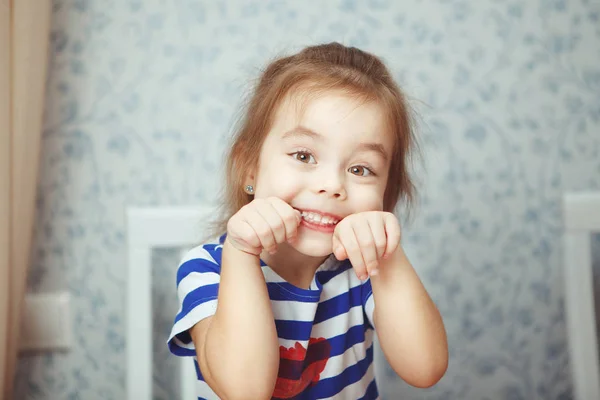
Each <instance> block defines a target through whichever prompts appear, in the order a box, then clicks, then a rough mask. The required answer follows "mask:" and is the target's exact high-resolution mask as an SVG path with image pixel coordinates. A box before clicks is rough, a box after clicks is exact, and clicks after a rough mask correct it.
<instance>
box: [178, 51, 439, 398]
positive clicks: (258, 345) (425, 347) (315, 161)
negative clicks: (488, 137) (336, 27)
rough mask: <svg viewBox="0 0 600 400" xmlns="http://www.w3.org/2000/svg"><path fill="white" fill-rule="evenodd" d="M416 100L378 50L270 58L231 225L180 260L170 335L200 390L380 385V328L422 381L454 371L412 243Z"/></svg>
mask: <svg viewBox="0 0 600 400" xmlns="http://www.w3.org/2000/svg"><path fill="white" fill-rule="evenodd" d="M413 142H414V138H413V133H412V130H411V125H410V118H409V112H408V107H407V104H406V102H405V100H404V97H403V95H402V93H401V91H400V90H399V89H398V87H397V85H396V84H395V83H394V81H393V79H392V77H391V75H390V73H389V71H388V70H387V68H386V67H385V66H384V65H383V63H382V62H381V61H380V60H379V59H378V58H377V57H375V56H373V55H371V54H368V53H366V52H364V51H361V50H359V49H356V48H351V47H345V46H342V45H340V44H337V43H332V44H326V45H319V46H313V47H308V48H306V49H304V50H303V51H301V52H300V53H298V54H295V55H293V56H289V57H285V58H281V59H279V60H277V61H275V62H273V63H272V64H271V65H270V66H269V67H268V68H267V69H266V71H265V72H264V73H263V75H262V77H261V79H260V81H259V83H258V86H257V87H256V89H255V92H254V95H253V97H252V98H251V100H250V103H249V106H248V110H247V113H246V117H245V119H244V120H243V121H242V124H241V127H240V129H239V131H238V132H237V135H236V136H235V141H234V143H233V146H232V148H231V151H230V153H229V159H228V164H227V171H226V173H227V184H226V191H225V199H224V204H225V212H224V218H223V221H222V225H221V231H220V232H221V233H223V235H222V236H221V237H220V238H219V239H217V240H215V242H214V243H209V244H204V245H201V246H198V247H197V248H195V249H193V250H191V251H190V252H189V253H188V255H187V256H186V257H185V258H184V260H183V261H182V263H181V265H180V266H179V270H178V273H177V286H178V294H179V297H180V301H181V308H180V310H179V312H178V314H177V316H176V318H175V323H174V326H173V329H172V332H171V335H170V337H169V341H168V345H169V348H170V350H171V352H173V353H174V354H176V355H179V356H193V357H194V358H195V361H196V367H197V369H196V372H197V375H198V385H197V388H198V389H197V390H198V397H199V398H203V399H217V398H223V399H251V400H257V399H291V398H294V399H323V398H335V399H376V398H378V391H377V387H376V384H375V379H374V373H373V330H374V329H376V330H377V333H378V337H379V342H380V344H381V347H382V349H383V353H384V354H385V356H386V358H387V360H388V362H389V363H390V365H391V366H392V368H393V369H394V371H396V373H397V374H398V375H399V376H400V377H401V378H402V379H404V380H405V381H406V382H408V383H409V384H411V385H414V386H417V387H429V386H432V385H434V384H435V383H436V382H437V381H438V380H439V379H440V378H441V377H442V376H443V374H444V373H445V371H446V367H447V363H448V347H447V341H446V334H445V330H444V326H443V323H442V319H441V317H440V314H439V312H438V310H437V308H436V306H435V305H434V303H433V302H432V300H431V298H430V297H429V295H428V294H427V292H426V290H425V288H424V287H423V285H422V284H421V281H420V280H419V278H418V276H417V274H416V273H415V270H414V269H413V267H412V265H411V264H410V262H409V261H408V259H407V258H406V255H405V254H404V251H403V250H402V247H401V246H400V236H401V233H400V232H401V230H400V226H399V222H398V219H397V218H396V217H395V216H394V214H392V211H393V210H394V208H395V206H396V204H397V203H398V202H399V201H400V200H402V201H403V203H404V204H409V203H410V200H411V198H412V197H413V191H414V190H413V184H412V182H411V179H410V176H409V173H408V158H409V154H410V151H411V149H412V148H413V145H414V143H413Z"/></svg>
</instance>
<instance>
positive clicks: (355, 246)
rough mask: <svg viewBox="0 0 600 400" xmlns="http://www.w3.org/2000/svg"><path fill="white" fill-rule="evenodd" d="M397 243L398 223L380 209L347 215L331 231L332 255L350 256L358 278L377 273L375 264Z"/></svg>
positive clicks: (389, 254) (392, 215)
mask: <svg viewBox="0 0 600 400" xmlns="http://www.w3.org/2000/svg"><path fill="white" fill-rule="evenodd" d="M399 244H400V224H399V223H398V219H397V218H396V216H395V215H394V214H392V213H390V212H384V211H366V212H361V213H357V214H351V215H349V216H347V217H346V218H344V219H343V220H341V221H340V222H338V224H337V225H336V227H335V231H334V232H333V241H332V248H333V254H334V255H335V257H336V258H337V259H338V260H345V259H347V258H348V259H350V263H351V264H352V266H353V267H354V272H355V273H356V276H358V278H359V279H360V280H365V279H367V277H368V276H374V275H377V273H378V270H377V268H378V267H379V263H380V262H381V260H382V259H384V258H388V257H389V256H391V255H392V254H393V253H394V251H396V249H397V248H398V245H399Z"/></svg>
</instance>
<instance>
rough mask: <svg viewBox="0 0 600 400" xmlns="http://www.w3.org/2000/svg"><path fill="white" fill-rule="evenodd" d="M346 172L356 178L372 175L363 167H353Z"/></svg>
mask: <svg viewBox="0 0 600 400" xmlns="http://www.w3.org/2000/svg"><path fill="white" fill-rule="evenodd" d="M348 171H350V173H352V174H354V175H357V176H369V175H374V174H373V172H372V171H371V170H370V169H369V168H367V167H364V166H362V165H355V166H354V167H350V169H349V170H348Z"/></svg>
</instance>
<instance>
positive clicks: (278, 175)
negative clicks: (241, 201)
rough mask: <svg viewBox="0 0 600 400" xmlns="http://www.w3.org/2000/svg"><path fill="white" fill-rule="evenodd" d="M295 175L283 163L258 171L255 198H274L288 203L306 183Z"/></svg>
mask: <svg viewBox="0 0 600 400" xmlns="http://www.w3.org/2000/svg"><path fill="white" fill-rule="evenodd" d="M296 175H297V174H294V173H293V171H290V170H289V167H288V166H286V165H285V164H284V163H279V164H277V165H273V164H271V165H270V166H269V167H267V168H264V169H263V170H262V171H260V175H259V179H258V180H257V186H258V187H257V191H256V195H257V197H269V196H275V197H278V198H280V199H281V200H283V201H285V202H286V203H290V202H291V200H293V199H294V198H295V197H296V196H297V195H298V193H300V191H302V190H303V188H304V187H305V183H306V182H304V181H303V180H302V179H300V178H301V177H299V176H296ZM290 177H294V178H293V179H291V178H290Z"/></svg>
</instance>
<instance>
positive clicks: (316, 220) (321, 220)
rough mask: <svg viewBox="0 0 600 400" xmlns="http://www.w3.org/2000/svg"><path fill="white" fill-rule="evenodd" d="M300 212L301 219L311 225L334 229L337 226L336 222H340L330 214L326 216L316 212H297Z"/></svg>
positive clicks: (339, 219)
mask: <svg viewBox="0 0 600 400" xmlns="http://www.w3.org/2000/svg"><path fill="white" fill-rule="evenodd" d="M298 211H300V213H301V215H302V219H303V220H304V221H306V222H308V223H310V224H313V225H318V226H323V227H334V226H336V225H337V223H338V222H340V221H341V218H339V217H337V216H335V215H331V214H326V213H320V212H317V211H312V210H311V211H303V210H298Z"/></svg>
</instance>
